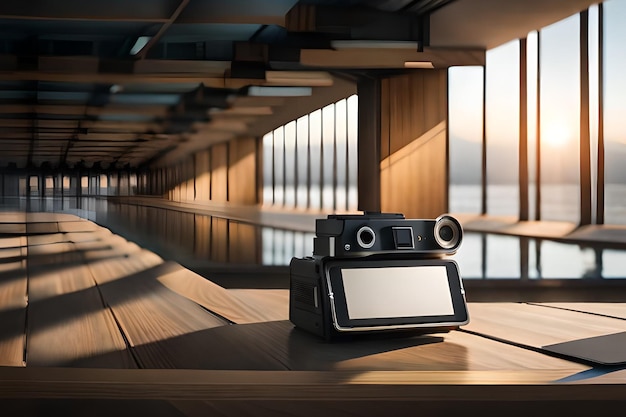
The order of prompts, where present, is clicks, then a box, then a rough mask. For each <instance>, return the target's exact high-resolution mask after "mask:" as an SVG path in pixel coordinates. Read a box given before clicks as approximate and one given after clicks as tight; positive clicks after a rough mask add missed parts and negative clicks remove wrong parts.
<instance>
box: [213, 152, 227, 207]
mask: <svg viewBox="0 0 626 417" xmlns="http://www.w3.org/2000/svg"><path fill="white" fill-rule="evenodd" d="M211 200H213V201H220V202H225V201H228V144H227V143H220V144H219V145H215V146H213V147H212V148H211Z"/></svg>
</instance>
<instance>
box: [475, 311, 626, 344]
mask: <svg viewBox="0 0 626 417" xmlns="http://www.w3.org/2000/svg"><path fill="white" fill-rule="evenodd" d="M468 308H469V314H470V324H469V325H467V326H465V327H464V328H465V329H467V330H470V331H472V332H476V333H479V334H483V335H487V336H489V337H493V338H497V339H501V340H506V341H509V342H513V343H519V344H521V345H525V346H531V347H534V348H541V347H542V346H546V345H551V344H554V343H561V342H568V341H572V340H578V339H584V338H588V337H594V336H601V335H606V334H612V333H618V332H623V331H626V321H624V320H620V319H614V318H609V317H600V316H596V315H592V314H585V313H580V312H576V311H568V310H561V309H556V308H547V307H541V306H538V305H530V304H522V303H471V304H469V306H468Z"/></svg>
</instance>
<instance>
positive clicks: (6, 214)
mask: <svg viewBox="0 0 626 417" xmlns="http://www.w3.org/2000/svg"><path fill="white" fill-rule="evenodd" d="M0 223H26V213H24V212H21V211H20V212H18V211H2V212H0Z"/></svg>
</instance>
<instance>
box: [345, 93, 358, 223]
mask: <svg viewBox="0 0 626 417" xmlns="http://www.w3.org/2000/svg"><path fill="white" fill-rule="evenodd" d="M347 128H348V210H351V211H354V210H357V207H358V204H359V201H358V195H359V194H358V183H357V181H358V169H359V158H358V134H359V131H358V129H359V98H358V96H357V95H353V96H350V97H348V126H347Z"/></svg>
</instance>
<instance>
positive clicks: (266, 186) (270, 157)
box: [263, 132, 274, 205]
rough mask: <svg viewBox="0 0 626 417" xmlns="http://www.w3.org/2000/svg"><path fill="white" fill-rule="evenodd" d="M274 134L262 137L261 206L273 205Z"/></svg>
mask: <svg viewBox="0 0 626 417" xmlns="http://www.w3.org/2000/svg"><path fill="white" fill-rule="evenodd" d="M273 180H274V133H273V132H270V133H267V134H265V136H263V204H264V205H272V204H274V181H273Z"/></svg>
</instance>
